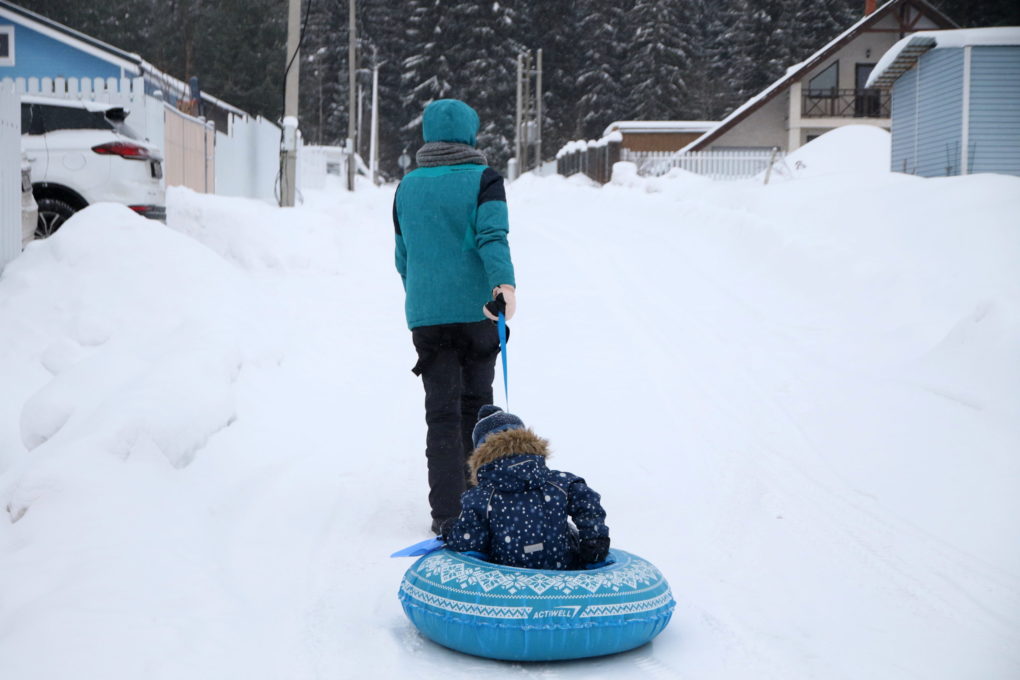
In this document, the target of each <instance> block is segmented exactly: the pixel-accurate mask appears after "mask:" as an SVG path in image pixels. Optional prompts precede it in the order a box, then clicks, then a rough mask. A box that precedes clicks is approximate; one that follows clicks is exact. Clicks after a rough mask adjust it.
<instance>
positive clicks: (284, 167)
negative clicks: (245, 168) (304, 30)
mask: <svg viewBox="0 0 1020 680" xmlns="http://www.w3.org/2000/svg"><path fill="white" fill-rule="evenodd" d="M300 43H301V0H289V5H288V7H287V65H286V68H287V79H286V81H285V82H284V96H283V145H282V147H281V149H280V155H281V159H280V165H281V168H280V205H281V206H283V207H293V206H294V194H295V184H296V182H297V126H298V82H299V79H298V74H299V72H300V66H301V55H300V54H299V53H298V52H299V45H300Z"/></svg>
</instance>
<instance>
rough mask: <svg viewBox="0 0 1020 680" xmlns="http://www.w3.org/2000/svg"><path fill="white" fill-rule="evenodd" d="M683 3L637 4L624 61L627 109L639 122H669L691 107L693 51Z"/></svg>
mask: <svg viewBox="0 0 1020 680" xmlns="http://www.w3.org/2000/svg"><path fill="white" fill-rule="evenodd" d="M685 5H686V3H685V2H684V0H637V2H635V4H634V9H633V11H632V12H631V22H632V26H633V42H632V48H631V50H630V52H629V53H628V55H627V57H626V59H625V60H624V69H625V78H624V82H625V83H626V84H627V89H628V92H627V107H628V109H629V111H630V114H631V116H630V117H631V118H633V119H635V120H669V119H672V118H675V117H677V115H678V114H679V113H680V112H681V111H682V110H683V109H684V107H686V106H687V102H686V100H687V98H688V96H689V92H688V85H687V75H688V71H689V62H690V55H691V50H692V44H691V37H690V34H689V32H688V31H689V29H690V25H689V24H688V23H687V22H686V21H685V16H686V15H687V13H686V11H685V10H686V6H685Z"/></svg>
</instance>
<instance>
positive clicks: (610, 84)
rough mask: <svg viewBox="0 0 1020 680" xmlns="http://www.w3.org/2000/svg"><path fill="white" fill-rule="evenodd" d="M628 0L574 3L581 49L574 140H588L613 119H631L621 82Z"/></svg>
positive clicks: (625, 44) (581, 1)
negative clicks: (575, 4) (577, 17)
mask: <svg viewBox="0 0 1020 680" xmlns="http://www.w3.org/2000/svg"><path fill="white" fill-rule="evenodd" d="M632 4H633V2H632V0H630V1H628V0H621V1H620V2H617V1H615V0H578V3H577V12H578V16H579V33H580V36H581V37H580V40H579V42H580V43H581V48H580V49H579V51H578V52H579V53H578V70H577V74H578V75H577V91H578V100H577V107H576V112H575V114H574V118H575V123H574V130H573V135H572V136H573V137H574V138H581V139H592V138H598V137H600V136H601V135H602V131H603V130H604V129H605V127H606V126H607V125H609V124H610V123H612V122H613V121H614V120H623V119H627V118H630V117H631V114H630V111H629V110H628V109H627V107H626V103H625V100H626V89H625V86H624V82H623V73H624V57H625V55H626V54H627V51H628V48H629V42H630V37H629V33H628V29H629V27H628V25H627V16H628V14H629V12H630V8H631V6H632Z"/></svg>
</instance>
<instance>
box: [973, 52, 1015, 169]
mask: <svg viewBox="0 0 1020 680" xmlns="http://www.w3.org/2000/svg"><path fill="white" fill-rule="evenodd" d="M971 50H972V52H971V80H970V143H969V144H968V146H969V147H970V163H969V165H970V172H1001V173H1006V174H1010V175H1020V46H1016V45H1001V46H988V47H980V46H976V47H972V48H971Z"/></svg>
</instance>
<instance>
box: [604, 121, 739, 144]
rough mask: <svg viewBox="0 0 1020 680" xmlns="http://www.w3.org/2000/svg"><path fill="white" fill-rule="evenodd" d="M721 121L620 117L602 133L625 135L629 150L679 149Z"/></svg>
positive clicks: (624, 139) (624, 140)
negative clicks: (649, 119)
mask: <svg viewBox="0 0 1020 680" xmlns="http://www.w3.org/2000/svg"><path fill="white" fill-rule="evenodd" d="M718 124H719V123H718V122H716V121H710V120H651V121H648V120H618V121H615V122H613V123H610V124H609V126H608V127H607V128H606V129H605V131H604V132H603V133H602V137H603V138H605V137H608V136H609V135H610V134H612V133H613V132H619V133H620V134H621V135H623V141H622V142H621V144H620V146H621V147H622V148H623V149H627V150H628V151H679V150H680V149H682V148H684V147H685V146H687V145H688V144H690V143H691V142H693V141H694V140H695V139H697V138H698V137H700V136H701V135H703V134H705V133H706V132H708V131H709V130H711V129H712V128H714V127H715V126H716V125H718Z"/></svg>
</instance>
